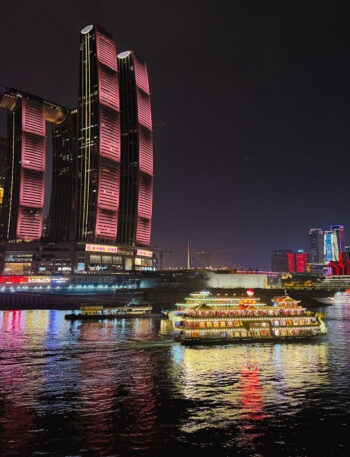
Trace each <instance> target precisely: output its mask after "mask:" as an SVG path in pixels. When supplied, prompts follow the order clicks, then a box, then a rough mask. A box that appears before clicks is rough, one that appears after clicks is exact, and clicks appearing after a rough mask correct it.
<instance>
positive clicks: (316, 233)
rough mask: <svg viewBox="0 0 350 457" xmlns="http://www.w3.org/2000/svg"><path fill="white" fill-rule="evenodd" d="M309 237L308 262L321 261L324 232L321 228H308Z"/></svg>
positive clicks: (322, 257) (322, 258)
mask: <svg viewBox="0 0 350 457" xmlns="http://www.w3.org/2000/svg"><path fill="white" fill-rule="evenodd" d="M309 238H310V262H311V263H323V260H324V253H323V249H324V234H323V230H322V229H321V228H312V229H310V230H309Z"/></svg>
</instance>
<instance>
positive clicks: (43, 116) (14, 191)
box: [0, 88, 67, 241]
mask: <svg viewBox="0 0 350 457" xmlns="http://www.w3.org/2000/svg"><path fill="white" fill-rule="evenodd" d="M0 107H3V108H5V109H7V110H8V124H7V126H8V141H9V147H8V152H9V154H8V171H7V177H6V185H5V193H4V202H3V211H2V217H3V220H2V233H1V239H3V240H18V239H20V240H27V241H30V240H38V239H40V237H41V231H42V223H43V208H44V191H45V166H46V121H48V122H51V123H53V124H60V123H62V122H63V121H64V120H65V118H66V112H67V110H66V108H65V107H63V106H60V105H57V104H54V103H51V102H48V101H46V100H44V99H41V98H39V97H36V96H33V95H30V94H26V93H24V92H19V91H17V90H15V89H9V88H2V89H1V91H0Z"/></svg>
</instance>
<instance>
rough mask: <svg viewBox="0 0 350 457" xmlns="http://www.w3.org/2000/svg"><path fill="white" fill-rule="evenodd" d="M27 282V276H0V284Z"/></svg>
mask: <svg viewBox="0 0 350 457" xmlns="http://www.w3.org/2000/svg"><path fill="white" fill-rule="evenodd" d="M24 282H28V278H27V276H0V284H5V283H10V284H19V283H24Z"/></svg>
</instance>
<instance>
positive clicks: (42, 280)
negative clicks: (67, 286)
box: [28, 276, 51, 283]
mask: <svg viewBox="0 0 350 457" xmlns="http://www.w3.org/2000/svg"><path fill="white" fill-rule="evenodd" d="M28 282H36V283H48V282H51V277H50V276H28Z"/></svg>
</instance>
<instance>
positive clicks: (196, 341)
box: [174, 332, 324, 346]
mask: <svg viewBox="0 0 350 457" xmlns="http://www.w3.org/2000/svg"><path fill="white" fill-rule="evenodd" d="M322 335H324V334H323V333H321V332H320V333H317V334H315V335H300V336H296V335H290V336H270V337H262V338H254V337H244V338H205V339H204V338H203V339H200V338H182V337H181V336H177V335H174V340H175V341H177V342H179V343H181V344H183V345H185V346H210V345H219V344H220V345H227V344H237V343H265V342H271V341H273V342H275V343H281V342H287V341H290V342H292V341H302V340H310V339H314V338H317V337H319V336H322Z"/></svg>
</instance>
